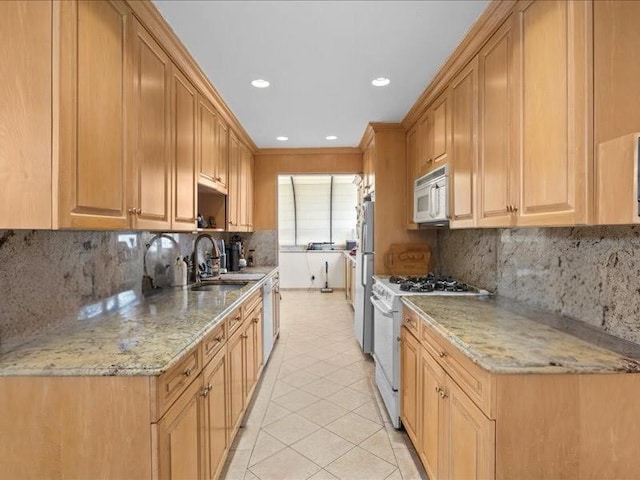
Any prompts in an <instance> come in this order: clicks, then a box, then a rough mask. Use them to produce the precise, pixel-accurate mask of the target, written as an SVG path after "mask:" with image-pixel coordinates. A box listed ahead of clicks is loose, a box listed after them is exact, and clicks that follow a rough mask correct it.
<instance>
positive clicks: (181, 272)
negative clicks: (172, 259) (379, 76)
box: [172, 257, 187, 287]
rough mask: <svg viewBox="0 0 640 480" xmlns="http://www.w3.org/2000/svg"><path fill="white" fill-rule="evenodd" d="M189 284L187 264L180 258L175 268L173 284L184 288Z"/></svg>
mask: <svg viewBox="0 0 640 480" xmlns="http://www.w3.org/2000/svg"><path fill="white" fill-rule="evenodd" d="M186 284H187V264H186V263H184V261H183V260H182V259H181V258H180V257H178V258H176V264H175V265H174V267H173V283H172V286H174V287H182V286H184V285H186Z"/></svg>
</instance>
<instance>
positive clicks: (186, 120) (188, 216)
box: [171, 67, 198, 231]
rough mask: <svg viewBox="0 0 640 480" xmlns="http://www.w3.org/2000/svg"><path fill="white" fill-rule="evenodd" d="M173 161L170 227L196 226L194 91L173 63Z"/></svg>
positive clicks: (185, 228) (195, 94)
mask: <svg viewBox="0 0 640 480" xmlns="http://www.w3.org/2000/svg"><path fill="white" fill-rule="evenodd" d="M171 97H172V103H171V105H172V107H171V108H172V114H171V119H172V124H171V125H172V127H171V135H172V136H171V145H172V147H171V155H172V161H173V207H174V208H173V216H172V219H171V225H172V229H173V230H187V231H193V230H194V229H195V228H196V218H195V213H196V203H197V190H196V182H197V159H196V134H197V132H196V130H197V129H196V113H197V104H198V103H197V100H198V93H197V91H196V89H195V87H194V86H193V85H192V84H191V82H190V81H189V80H188V79H187V78H186V77H185V76H184V75H183V74H182V72H180V70H178V69H177V68H175V67H174V69H173V73H172V77H171Z"/></svg>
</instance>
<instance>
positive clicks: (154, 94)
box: [131, 21, 190, 230]
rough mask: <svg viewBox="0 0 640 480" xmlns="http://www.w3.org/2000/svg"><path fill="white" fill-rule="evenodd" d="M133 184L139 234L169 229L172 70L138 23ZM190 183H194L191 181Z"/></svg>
mask: <svg viewBox="0 0 640 480" xmlns="http://www.w3.org/2000/svg"><path fill="white" fill-rule="evenodd" d="M135 26H136V28H135V37H134V50H133V51H134V54H133V73H134V81H133V91H134V95H133V104H132V110H133V115H132V118H133V122H132V125H131V127H132V128H131V130H132V131H133V142H131V146H132V147H133V154H132V162H131V165H132V174H131V181H132V182H133V185H132V192H133V202H132V204H133V205H134V208H135V209H136V211H135V216H134V218H135V222H134V225H133V226H134V227H135V228H137V229H150V230H158V229H162V230H168V229H171V205H172V194H171V174H172V162H171V125H170V116H171V78H172V68H173V65H172V63H171V60H170V59H169V57H168V56H167V54H166V53H164V51H163V50H162V48H160V45H158V43H157V42H156V41H155V40H154V39H153V37H151V35H150V34H149V33H148V32H147V31H146V30H145V28H144V27H143V26H142V25H140V23H138V22H137V21H136V22H135ZM189 183H190V179H189Z"/></svg>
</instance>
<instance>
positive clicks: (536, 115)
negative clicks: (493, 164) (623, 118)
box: [514, 0, 593, 225]
mask: <svg viewBox="0 0 640 480" xmlns="http://www.w3.org/2000/svg"><path fill="white" fill-rule="evenodd" d="M592 7H593V5H592V4H591V2H566V1H564V0H548V1H544V2H540V1H538V2H520V3H518V5H517V7H516V10H517V14H518V18H519V25H520V29H519V31H518V32H517V33H518V34H519V35H520V40H519V41H516V42H514V43H515V44H517V45H520V46H521V47H520V50H519V57H520V58H519V62H520V65H519V67H518V68H520V69H521V70H520V71H522V79H523V81H522V83H521V90H520V92H519V97H520V98H519V100H520V102H521V103H520V105H519V111H520V114H521V118H522V122H523V123H522V126H521V128H522V145H521V147H520V158H519V163H520V178H521V180H520V188H519V202H518V203H519V205H518V207H519V212H518V216H517V222H518V225H572V224H580V223H585V222H586V221H587V219H588V214H589V213H590V211H589V210H590V208H589V200H590V199H589V198H588V197H589V194H590V190H591V182H590V180H591V174H590V168H589V167H590V165H591V157H592V148H591V145H590V142H589V139H590V137H591V130H592V122H591V121H590V120H591V119H592V114H591V111H592V106H593V103H592V93H591V89H590V84H591V74H592V58H590V56H589V44H590V41H589V37H590V31H591V29H592V22H591V19H590V12H591V9H592Z"/></svg>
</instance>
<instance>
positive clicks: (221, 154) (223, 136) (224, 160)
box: [215, 114, 229, 194]
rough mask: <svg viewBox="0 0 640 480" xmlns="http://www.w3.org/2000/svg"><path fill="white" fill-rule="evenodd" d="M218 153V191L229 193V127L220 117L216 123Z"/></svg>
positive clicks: (216, 163)
mask: <svg viewBox="0 0 640 480" xmlns="http://www.w3.org/2000/svg"><path fill="white" fill-rule="evenodd" d="M216 140H217V153H216V161H215V167H216V168H215V170H216V183H217V190H218V191H220V192H221V193H225V194H226V193H227V181H228V173H227V170H228V161H229V158H228V157H229V127H227V124H226V123H224V120H223V119H222V117H220V115H219V114H218V115H217V121H216Z"/></svg>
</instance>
